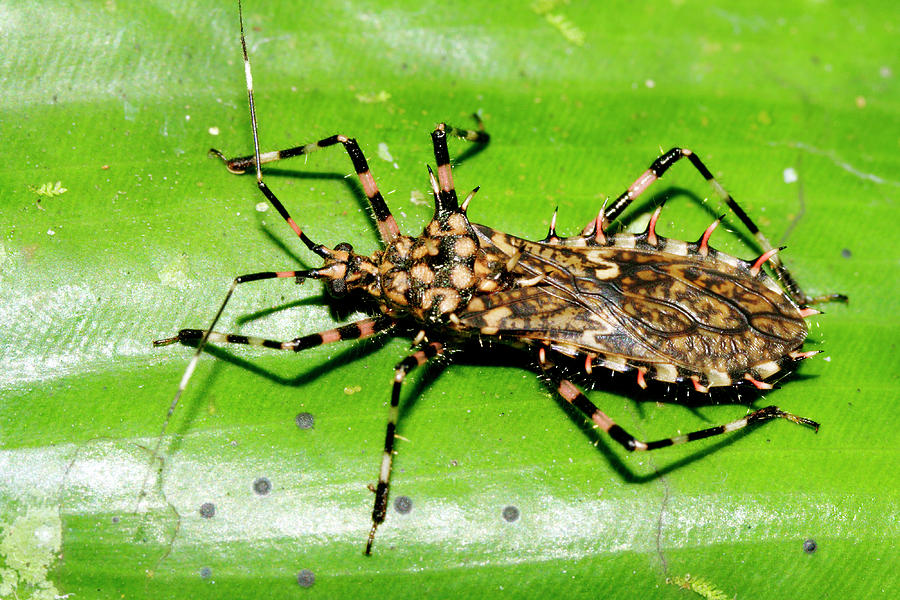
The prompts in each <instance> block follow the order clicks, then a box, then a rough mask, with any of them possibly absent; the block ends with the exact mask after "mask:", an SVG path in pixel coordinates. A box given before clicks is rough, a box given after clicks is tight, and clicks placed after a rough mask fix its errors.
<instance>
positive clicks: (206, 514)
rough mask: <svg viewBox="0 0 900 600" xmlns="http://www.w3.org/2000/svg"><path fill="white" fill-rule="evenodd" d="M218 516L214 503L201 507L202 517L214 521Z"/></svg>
mask: <svg viewBox="0 0 900 600" xmlns="http://www.w3.org/2000/svg"><path fill="white" fill-rule="evenodd" d="M215 514H216V505H215V504H213V503H212V502H204V503H203V504H201V505H200V516H201V517H203V518H204V519H212V518H213V517H214V516H215Z"/></svg>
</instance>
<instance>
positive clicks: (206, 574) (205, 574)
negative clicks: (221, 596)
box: [200, 567, 212, 579]
mask: <svg viewBox="0 0 900 600" xmlns="http://www.w3.org/2000/svg"><path fill="white" fill-rule="evenodd" d="M200 577H201V578H203V579H209V578H210V577H212V569H210V568H209V567H201V568H200Z"/></svg>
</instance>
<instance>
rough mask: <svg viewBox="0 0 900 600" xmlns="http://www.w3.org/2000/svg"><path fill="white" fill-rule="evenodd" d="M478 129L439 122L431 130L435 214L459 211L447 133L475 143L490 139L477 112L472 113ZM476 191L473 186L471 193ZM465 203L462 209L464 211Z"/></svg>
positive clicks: (482, 142)
mask: <svg viewBox="0 0 900 600" xmlns="http://www.w3.org/2000/svg"><path fill="white" fill-rule="evenodd" d="M472 116H473V117H474V119H475V123H476V125H477V127H478V129H460V128H458V127H453V126H452V125H448V124H447V123H440V124H439V125H438V126H437V127H435V129H434V131H432V132H431V143H432V146H433V148H434V160H435V164H436V167H437V184H438V186H437V189H436V191H435V197H434V200H435V215H437V216H440V215H442V214H449V213H451V212H459V211H460V207H459V200H458V198H457V196H456V188H455V186H454V184H453V171H452V169H451V167H450V150H449V149H448V147H447V134H451V135H454V136H456V137H458V138H460V139H462V140H466V141H468V142H473V143H476V144H486V143H488V142H489V141H490V139H491V138H490V135H488V133H487V132H486V131H485V130H484V123H482V121H481V117H479V116H478V114H477V113H476V114H473V115H472ZM475 191H478V188H475V190H474V191H473V193H474V192H475ZM465 208H466V207H465V203H464V205H463V207H462V210H463V211H465Z"/></svg>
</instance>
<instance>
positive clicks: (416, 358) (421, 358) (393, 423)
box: [366, 342, 444, 555]
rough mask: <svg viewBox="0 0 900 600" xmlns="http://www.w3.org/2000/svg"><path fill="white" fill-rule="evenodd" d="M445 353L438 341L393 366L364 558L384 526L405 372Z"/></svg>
mask: <svg viewBox="0 0 900 600" xmlns="http://www.w3.org/2000/svg"><path fill="white" fill-rule="evenodd" d="M443 351H444V346H443V344H441V343H440V342H431V343H429V344H428V345H427V346H425V347H424V348H422V349H421V350H419V351H417V352H414V353H413V354H410V355H409V356H407V357H406V358H404V359H403V360H402V361H400V362H399V363H398V364H397V366H396V367H394V386H393V388H392V389H391V412H390V416H389V418H388V424H387V430H386V432H385V435H384V455H383V456H382V458H381V470H380V471H379V475H378V486H377V487H376V488H375V507H374V508H373V509H372V529H371V530H370V531H369V539H368V541H367V542H366V555H369V554H371V553H372V544H373V543H374V542H375V530H376V529H378V526H379V525H381V524H382V523H384V518H385V516H386V515H387V502H388V495H389V494H390V480H391V467H392V466H393V462H394V437H395V431H396V429H397V417H398V415H399V413H400V409H399V406H400V388H401V387H402V386H403V380H404V379H406V375H407V373H409V372H410V371H412V370H413V369H415V368H416V367H419V366H422V365H424V364H425V363H426V362H428V361H429V360H430V359H432V358H434V357H435V356H438V355H439V354H441V353H442V352H443Z"/></svg>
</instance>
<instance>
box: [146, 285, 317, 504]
mask: <svg viewBox="0 0 900 600" xmlns="http://www.w3.org/2000/svg"><path fill="white" fill-rule="evenodd" d="M288 277H290V278H300V279H302V278H316V277H318V275H317V270H316V269H313V270H311V271H263V272H260V273H250V274H248V275H240V276H238V277H235V278H234V281H232V282H231V286H230V287H229V288H228V292H227V293H226V294H225V299H224V300H222V304H221V305H220V306H219V310H218V311H217V312H216V316H215V317H213V320H212V323H210V324H209V328H207V329H206V330H203V331H200V333H201V334H202V335H200V336H199V338H197V342H196V343H197V349H196V350H195V351H194V355H193V356H192V357H191V360H190V362H189V363H188V366H187V368H186V369H185V370H184V374H183V375H182V376H181V381H180V382H179V384H178V389H177V390H176V391H175V396H174V397H173V398H172V402H171V403H170V404H169V410H168V411H167V412H166V418H165V420H164V421H163V425H162V428H161V429H160V432H159V436H157V438H156V443H155V444H154V446H153V451H152V453H151V457H152V459H153V460H156V458H157V456H159V448H160V446H161V445H162V440H163V436H164V435H165V433H166V429H167V428H168V427H169V421H171V420H172V414H173V413H174V412H175V408H176V407H177V406H178V401H179V400H180V399H181V395H182V394H183V393H184V390H185V389H186V388H187V384H188V382H189V381H190V379H191V376H192V375H193V374H194V370H195V369H196V368H197V363H198V362H199V361H200V354H201V353H202V352H203V348H204V347H205V346H206V343H207V342H208V341H209V339H210V337H211V336H212V333H213V331H212V330H213V327H215V326H216V323H218V322H219V318H220V317H221V316H222V313H223V312H224V311H225V307H226V306H227V305H228V301H229V300H231V296H232V294H234V290H235V288H237V286H238V285H240V284H242V283H249V282H251V281H261V280H263V279H281V278H288ZM194 331H199V330H194ZM177 341H179V338H178V337H174V338H169V339H166V340H156V341H154V342H153V345H155V346H164V345H167V344H171V343H174V342H177ZM150 473H151V471H150V470H148V471H147V474H146V475H145V476H144V482H143V483H142V484H141V492H140V495H139V496H138V501H137V506H136V507H135V512H137V510H138V508H140V504H141V501H142V500H143V499H144V497H145V496H146V494H147V482H148V481H149V479H150Z"/></svg>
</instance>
